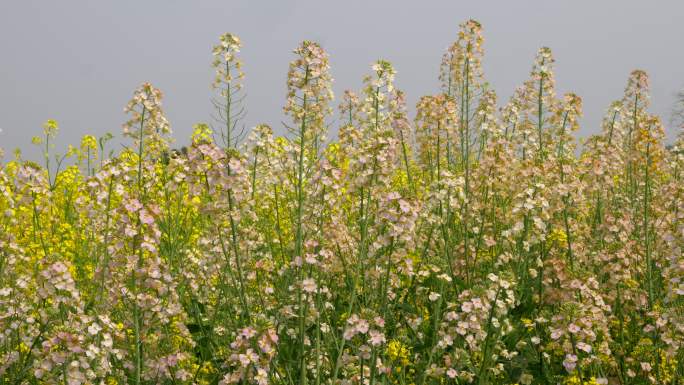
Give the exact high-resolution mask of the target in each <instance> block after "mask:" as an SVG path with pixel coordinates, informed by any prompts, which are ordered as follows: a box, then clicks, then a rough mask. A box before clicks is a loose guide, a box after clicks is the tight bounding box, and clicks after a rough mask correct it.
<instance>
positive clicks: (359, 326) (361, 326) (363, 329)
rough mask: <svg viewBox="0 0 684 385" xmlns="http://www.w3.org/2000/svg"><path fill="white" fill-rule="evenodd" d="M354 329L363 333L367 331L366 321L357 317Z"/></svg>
mask: <svg viewBox="0 0 684 385" xmlns="http://www.w3.org/2000/svg"><path fill="white" fill-rule="evenodd" d="M356 331H357V332H359V333H361V334H365V333H366V332H367V331H368V321H366V320H365V319H363V318H361V319H359V321H358V322H357V323H356Z"/></svg>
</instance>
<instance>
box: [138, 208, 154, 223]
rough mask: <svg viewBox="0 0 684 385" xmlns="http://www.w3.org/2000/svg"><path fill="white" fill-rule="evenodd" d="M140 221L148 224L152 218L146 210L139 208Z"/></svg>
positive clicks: (152, 220)
mask: <svg viewBox="0 0 684 385" xmlns="http://www.w3.org/2000/svg"><path fill="white" fill-rule="evenodd" d="M140 222H142V223H143V224H146V225H148V226H149V225H151V224H152V223H154V218H153V217H152V216H151V215H150V214H149V213H148V212H147V210H140Z"/></svg>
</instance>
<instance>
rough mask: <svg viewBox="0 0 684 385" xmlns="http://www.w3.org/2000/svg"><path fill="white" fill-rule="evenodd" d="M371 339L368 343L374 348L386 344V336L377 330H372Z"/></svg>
mask: <svg viewBox="0 0 684 385" xmlns="http://www.w3.org/2000/svg"><path fill="white" fill-rule="evenodd" d="M368 334H369V335H370V338H369V339H368V342H369V343H370V344H371V345H373V346H378V345H381V344H383V343H385V335H384V334H383V333H381V332H379V331H377V330H371V331H370V332H369V333H368Z"/></svg>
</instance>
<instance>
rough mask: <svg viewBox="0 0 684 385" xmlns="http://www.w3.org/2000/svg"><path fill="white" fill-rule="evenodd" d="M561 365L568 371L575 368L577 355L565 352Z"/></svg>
mask: <svg viewBox="0 0 684 385" xmlns="http://www.w3.org/2000/svg"><path fill="white" fill-rule="evenodd" d="M563 366H564V367H565V370H567V371H568V373H570V372H572V371H573V370H575V367H576V366H577V356H576V355H574V354H566V355H565V359H564V360H563Z"/></svg>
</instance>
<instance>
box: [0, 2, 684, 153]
mask: <svg viewBox="0 0 684 385" xmlns="http://www.w3.org/2000/svg"><path fill="white" fill-rule="evenodd" d="M469 18H475V19H477V20H479V21H480V22H481V23H482V24H483V29H484V36H485V46H484V48H485V60H484V69H485V76H486V78H487V79H488V80H489V82H490V83H491V84H492V86H493V88H494V89H495V90H496V91H497V93H498V95H499V101H500V103H502V102H505V101H506V100H507V99H508V97H509V96H510V95H511V93H512V91H513V90H514V88H515V87H517V86H518V85H520V84H521V83H522V82H523V81H524V80H525V79H526V78H527V76H528V74H529V71H530V68H531V65H532V61H533V59H534V56H535V53H536V51H537V49H538V48H539V47H540V46H543V45H546V46H549V47H551V48H552V50H553V53H554V56H555V58H556V70H555V72H556V83H557V88H558V93H559V95H561V94H562V93H564V92H568V91H572V92H575V93H577V94H579V95H580V96H581V97H582V98H583V100H584V118H583V120H582V129H581V131H580V135H582V136H586V135H587V134H591V133H595V132H597V131H598V130H599V124H600V121H601V117H602V115H603V113H604V111H605V109H606V108H607V107H608V105H609V103H610V102H611V101H612V100H615V99H617V98H620V96H621V94H622V92H623V90H624V86H625V83H626V80H627V76H628V74H629V73H630V71H631V70H632V69H635V68H641V69H644V70H646V71H647V72H648V73H649V75H650V77H651V87H652V111H653V112H655V113H658V114H660V115H661V117H662V118H663V120H664V121H666V122H667V121H669V116H670V111H671V109H672V106H673V102H674V96H675V93H676V92H677V91H678V90H679V89H681V88H682V87H683V86H684V43H683V39H684V1H682V0H671V1H665V0H663V1H656V0H652V1H643V0H639V1H636V0H611V1H608V0H591V1H585V0H572V1H560V0H554V1H550V0H543V1H542V0H539V1H532V0H515V1H511V0H501V1H480V0H478V1H476V0H470V1H461V0H451V1H429V0H421V1H416V0H411V1H408V0H407V1H404V0H383V1H379V0H363V1H357V0H344V1H322V0H318V1H316V0H311V1H304V0H300V1H290V0H287V1H285V0H271V1H257V0H245V1H238V0H230V1H229V0H222V1H219V0H213V1H209V0H197V1H190V0H185V1H181V0H135V1H134V0H117V1H113V0H112V1H94V0H80V1H76V0H62V1H50V0H44V1H36V0H1V1H0V129H3V132H2V133H0V147H4V148H5V150H7V151H10V150H12V149H13V148H15V147H19V148H21V149H22V150H23V151H24V153H25V154H26V155H28V156H29V157H33V156H35V154H36V152H35V150H33V149H32V145H31V144H30V139H31V137H32V136H33V135H38V134H40V133H41V131H42V129H41V125H42V123H43V122H44V121H45V120H47V119H56V120H57V121H58V122H59V124H60V128H61V130H60V133H59V141H58V143H57V150H58V151H63V148H64V147H65V146H66V144H67V143H74V144H76V143H77V142H78V140H79V138H80V137H81V136H82V135H84V134H87V133H90V134H94V135H101V134H103V133H105V132H112V133H114V134H116V135H117V142H119V143H120V142H121V139H120V138H121V136H120V132H121V124H122V123H123V122H124V121H125V120H126V117H125V116H124V114H123V107H124V105H125V104H126V102H127V101H128V100H129V99H130V97H131V95H132V92H133V90H134V89H135V88H136V87H137V86H138V85H139V84H140V83H142V82H145V81H150V82H151V83H152V84H154V85H155V86H156V87H158V88H160V89H161V90H162V91H163V92H164V95H165V98H164V107H165V111H166V114H167V116H168V118H169V120H170V122H171V125H172V129H173V131H174V137H175V138H176V139H177V141H178V143H179V144H182V143H185V142H186V141H187V138H188V137H189V135H190V133H191V131H192V128H191V127H192V125H193V124H195V123H197V122H209V121H210V120H211V118H210V116H211V111H212V107H211V103H210V96H211V90H210V86H209V85H210V82H211V79H212V69H211V67H210V63H211V47H212V46H213V45H214V44H216V42H217V40H218V36H219V35H220V34H221V33H223V32H232V33H235V34H237V35H238V36H240V37H241V39H242V41H243V43H244V48H243V51H242V59H243V61H244V63H245V67H244V69H245V73H246V79H245V88H246V91H247V99H246V107H247V110H248V113H247V116H246V119H245V124H246V126H247V127H252V126H254V125H255V124H257V123H262V122H264V123H268V124H271V125H272V126H273V127H274V129H276V131H277V132H279V133H282V132H283V129H282V125H281V123H280V122H281V121H282V120H283V119H284V117H283V114H282V106H283V103H284V101H285V75H286V72H287V66H288V62H289V61H290V60H292V57H293V55H292V53H291V52H292V49H293V48H294V47H296V46H297V44H298V43H299V42H300V41H301V40H304V39H308V40H315V41H318V42H319V43H321V44H322V45H323V47H324V48H325V49H326V50H327V51H328V52H329V54H330V57H331V66H332V69H331V71H332V75H333V77H334V78H335V83H334V90H335V93H336V95H340V94H341V92H342V91H343V90H345V89H354V90H358V89H359V88H360V85H361V78H362V76H363V75H364V74H366V73H368V72H369V66H370V64H371V62H373V61H374V60H376V59H378V58H383V59H387V60H389V61H391V62H392V63H393V64H394V66H395V68H396V69H397V72H398V73H397V78H396V83H397V86H398V87H399V88H401V89H403V90H405V91H406V93H407V95H408V101H409V103H410V104H411V105H413V104H415V102H416V101H417V99H418V98H419V97H420V96H421V95H425V94H430V93H435V92H437V90H438V80H437V75H438V69H439V63H440V58H441V56H442V53H443V52H444V50H445V49H446V47H447V46H448V45H449V44H450V43H451V42H452V41H453V40H454V39H455V38H456V34H457V32H458V25H459V23H461V22H462V21H464V20H467V19H469ZM668 135H669V136H670V137H672V136H673V133H672V132H669V133H668Z"/></svg>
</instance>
